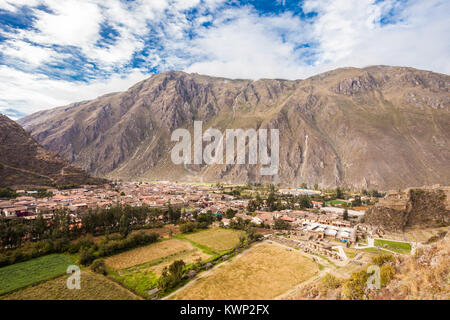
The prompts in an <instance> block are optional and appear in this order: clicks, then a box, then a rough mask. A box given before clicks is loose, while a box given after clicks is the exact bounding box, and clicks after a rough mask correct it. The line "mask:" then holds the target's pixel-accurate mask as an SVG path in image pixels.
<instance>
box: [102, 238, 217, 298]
mask: <svg viewBox="0 0 450 320" xmlns="http://www.w3.org/2000/svg"><path fill="white" fill-rule="evenodd" d="M208 258H210V255H208V254H206V253H204V252H203V251H202V250H200V249H199V248H196V247H195V246H194V245H193V244H191V243H190V242H189V241H183V240H178V239H170V240H164V241H160V242H157V243H153V244H150V245H148V246H145V247H141V248H137V249H134V250H130V251H127V252H123V253H120V254H118V255H115V256H111V257H109V258H107V259H106V264H107V266H108V267H109V268H113V269H114V270H115V271H114V272H113V274H112V277H113V278H114V279H115V280H116V281H119V282H120V283H122V284H123V285H125V286H126V287H128V288H130V289H132V290H133V291H135V292H137V293H139V294H140V295H141V296H144V297H147V295H148V294H147V292H148V291H149V290H151V289H153V288H155V287H156V286H157V281H158V278H159V277H160V276H161V273H162V271H163V269H164V267H168V266H169V265H170V264H171V263H172V262H174V261H175V260H183V261H184V262H185V263H186V264H191V263H195V262H200V261H203V260H206V259H208Z"/></svg>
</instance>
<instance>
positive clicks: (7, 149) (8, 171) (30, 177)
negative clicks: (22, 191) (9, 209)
mask: <svg viewBox="0 0 450 320" xmlns="http://www.w3.org/2000/svg"><path fill="white" fill-rule="evenodd" d="M99 182H103V179H95V178H91V177H90V176H89V175H88V174H87V173H86V172H84V171H83V170H81V169H80V168H77V167H74V166H72V165H70V163H69V161H67V160H66V159H63V158H61V157H59V156H58V155H57V154H55V153H53V152H49V151H46V150H45V149H44V148H43V147H42V146H41V145H39V143H37V142H36V141H35V140H34V139H33V138H32V137H31V136H30V135H29V134H28V133H27V132H26V131H25V130H23V129H22V127H21V126H20V125H18V124H17V123H16V122H14V121H12V120H11V119H9V118H8V117H6V116H4V115H2V114H0V187H11V186H50V185H53V186H58V185H68V184H85V183H99Z"/></svg>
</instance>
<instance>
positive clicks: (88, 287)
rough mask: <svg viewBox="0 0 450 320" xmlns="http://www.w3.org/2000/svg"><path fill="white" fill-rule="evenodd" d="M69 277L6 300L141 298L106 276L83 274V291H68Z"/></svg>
mask: <svg viewBox="0 0 450 320" xmlns="http://www.w3.org/2000/svg"><path fill="white" fill-rule="evenodd" d="M68 276H69V275H64V276H61V277H58V278H56V279H52V280H49V281H45V282H42V283H39V284H37V285H34V286H30V287H27V288H24V289H20V290H17V291H14V292H12V293H9V294H6V295H4V296H2V297H0V299H4V300H134V299H140V297H138V296H136V295H134V294H133V293H131V292H129V291H128V290H126V289H125V288H122V287H121V286H119V285H118V284H116V283H114V282H112V281H111V280H108V279H107V278H105V277H104V276H101V275H97V274H93V273H90V272H86V271H82V272H81V289H80V290H69V289H67V285H66V281H67V277H68Z"/></svg>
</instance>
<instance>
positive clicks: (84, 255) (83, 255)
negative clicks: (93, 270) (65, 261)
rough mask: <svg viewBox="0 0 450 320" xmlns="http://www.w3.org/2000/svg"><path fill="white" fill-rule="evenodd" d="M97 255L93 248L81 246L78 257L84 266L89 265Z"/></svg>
mask: <svg viewBox="0 0 450 320" xmlns="http://www.w3.org/2000/svg"><path fill="white" fill-rule="evenodd" d="M94 259H95V255H94V250H93V249H92V248H90V249H87V248H81V250H80V258H79V259H78V262H79V263H80V264H81V265H83V266H88V265H90V264H91V263H92V261H94Z"/></svg>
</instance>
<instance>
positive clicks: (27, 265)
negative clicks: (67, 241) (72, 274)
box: [0, 254, 74, 295]
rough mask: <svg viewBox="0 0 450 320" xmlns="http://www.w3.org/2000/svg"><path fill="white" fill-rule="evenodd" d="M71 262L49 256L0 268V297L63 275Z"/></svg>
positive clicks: (57, 255) (59, 255) (69, 258)
mask: <svg viewBox="0 0 450 320" xmlns="http://www.w3.org/2000/svg"><path fill="white" fill-rule="evenodd" d="M73 260H74V259H73V258H72V257H70V256H68V255H64V254H51V255H47V256H43V257H40V258H36V259H32V260H29V261H26V262H20V263H16V264H13V265H10V266H6V267H3V268H0V295H2V294H5V293H8V292H11V291H14V290H17V289H20V288H24V287H27V286H30V285H33V284H36V283H39V282H42V281H45V280H49V279H52V278H55V277H57V276H60V275H62V274H65V273H66V271H67V267H68V266H70V265H72V264H73V263H74V261H73Z"/></svg>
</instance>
